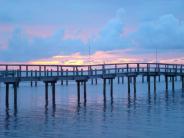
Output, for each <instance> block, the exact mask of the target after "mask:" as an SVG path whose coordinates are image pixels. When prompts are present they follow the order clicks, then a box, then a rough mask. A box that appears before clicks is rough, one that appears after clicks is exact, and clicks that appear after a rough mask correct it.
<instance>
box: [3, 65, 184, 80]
mask: <svg viewBox="0 0 184 138" xmlns="http://www.w3.org/2000/svg"><path fill="white" fill-rule="evenodd" d="M127 73H137V74H141V73H161V74H162V73H175V74H183V73H184V65H183V64H163V63H117V64H98V65H30V64H21V65H19V64H0V78H7V77H14V78H15V77H18V78H21V77H24V78H25V77H27V78H28V77H49V76H56V77H57V76H58V77H62V76H65V77H67V76H73V77H75V76H89V77H93V76H96V75H104V74H115V75H118V74H124V75H126V74H127Z"/></svg>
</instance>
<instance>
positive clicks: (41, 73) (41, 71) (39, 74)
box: [39, 66, 42, 77]
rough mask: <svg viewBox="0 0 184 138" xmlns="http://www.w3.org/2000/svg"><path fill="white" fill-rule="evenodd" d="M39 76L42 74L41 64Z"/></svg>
mask: <svg viewBox="0 0 184 138" xmlns="http://www.w3.org/2000/svg"><path fill="white" fill-rule="evenodd" d="M39 76H40V77H41V76H42V66H39Z"/></svg>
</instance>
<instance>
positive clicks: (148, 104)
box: [0, 86, 184, 138]
mask: <svg viewBox="0 0 184 138" xmlns="http://www.w3.org/2000/svg"><path fill="white" fill-rule="evenodd" d="M120 87H122V86H120ZM158 90H159V88H158ZM30 93H31V92H30ZM37 94H38V96H40V95H41V94H40V95H39V93H37ZM57 94H58V95H59V94H60V93H57ZM61 94H62V93H61ZM70 94H71V95H72V92H71V93H70ZM75 94H76V93H75V92H74V93H73V95H72V96H71V97H74V98H71V100H69V101H68V99H69V98H68V97H67V95H64V96H63V95H62V96H57V98H56V103H55V104H54V105H53V104H50V105H49V104H48V103H45V102H43V103H39V102H38V103H33V104H32V102H31V100H30V101H29V102H27V101H20V103H25V104H20V103H19V104H18V105H21V106H18V107H17V108H18V110H17V108H14V109H13V110H10V109H12V107H13V106H12V107H11V106H10V108H9V109H8V108H7V109H5V110H4V109H3V110H2V109H0V111H1V112H0V137H2V138H3V137H9V136H12V135H14V134H15V132H16V134H17V137H20V138H22V137H26V136H30V137H36V136H39V137H44V138H45V137H84V136H87V135H91V137H103V136H104V135H105V137H113V136H114V137H123V136H125V135H124V134H127V135H128V136H130V137H131V136H132V135H134V134H135V135H136V136H137V137H145V133H146V131H147V132H149V133H150V132H151V133H152V134H153V137H158V135H159V134H163V132H165V131H168V130H171V129H175V128H176V127H177V126H180V124H179V123H180V122H182V123H181V126H182V125H183V122H184V120H183V118H182V117H183V116H182V115H183V114H184V110H181V109H183V104H184V91H183V90H182V91H175V92H174V93H173V92H172V91H157V92H150V93H149V92H147V91H146V90H142V91H141V92H137V93H123V94H124V95H123V96H122V95H121V94H122V93H116V92H114V97H110V96H109V97H108V96H107V99H106V100H105V101H103V96H101V97H100V98H99V99H101V100H96V97H97V96H98V97H99V95H98V93H96V95H97V96H96V95H95V96H94V94H93V93H89V96H88V100H87V102H82V103H77V100H76V97H75ZM90 94H91V95H90ZM23 96H25V95H23ZM27 97H31V96H30V95H27ZM32 97H33V98H35V97H34V96H32ZM58 97H59V98H58ZM61 97H62V99H61ZM40 98H43V97H42V96H40ZM20 99H24V98H21V97H20ZM34 100H35V99H34ZM34 100H33V101H34ZM43 100H44V98H43ZM26 102H27V103H28V104H26ZM10 105H11V104H10ZM176 116H177V117H176ZM173 117H175V120H174V121H175V122H173V121H172V118H173ZM159 120H161V121H162V122H161V123H160V121H159ZM148 125H149V127H148ZM158 126H159V127H158ZM163 126H164V127H163ZM165 126H167V127H165ZM130 128H132V129H130ZM181 128H182V127H181ZM175 130H176V132H177V136H182V135H181V134H183V130H182V129H180V127H179V128H177V129H175ZM24 131H26V132H24ZM137 132H139V133H137ZM164 136H168V135H167V134H166V135H164ZM172 136H173V135H172ZM177 136H176V137H177ZM132 137H133V136H132Z"/></svg>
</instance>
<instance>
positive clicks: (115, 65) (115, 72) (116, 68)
mask: <svg viewBox="0 0 184 138" xmlns="http://www.w3.org/2000/svg"><path fill="white" fill-rule="evenodd" d="M115 74H117V64H115Z"/></svg>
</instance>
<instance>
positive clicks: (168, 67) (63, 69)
mask: <svg viewBox="0 0 184 138" xmlns="http://www.w3.org/2000/svg"><path fill="white" fill-rule="evenodd" d="M138 76H139V77H142V79H141V81H142V83H145V82H147V86H148V92H150V91H151V82H152V81H151V79H153V89H154V92H156V88H157V80H158V82H160V77H163V78H164V81H165V90H166V91H168V89H169V81H171V87H172V91H174V90H175V81H176V80H177V79H178V78H180V81H181V88H182V89H184V65H182V64H164V63H117V64H98V65H31V64H0V83H3V84H4V85H5V89H6V94H5V105H6V107H7V108H8V106H9V94H10V93H9V86H10V85H13V88H14V89H13V91H14V107H15V108H17V87H19V86H20V83H21V82H30V87H33V85H34V86H37V85H38V84H37V82H43V83H44V84H45V103H46V105H47V104H48V86H49V84H50V85H51V87H52V103H53V106H55V93H56V92H55V85H56V83H57V82H61V85H69V83H70V81H75V82H76V95H77V98H78V103H80V97H81V87H83V92H84V96H83V97H84V102H86V101H87V85H86V84H87V82H89V81H90V82H91V85H97V84H98V79H101V80H102V82H103V90H102V94H103V98H104V101H105V100H106V86H107V83H109V85H110V96H111V98H112V97H113V83H114V82H115V81H114V80H115V79H116V80H117V83H118V84H119V83H120V82H122V84H124V83H125V81H124V79H127V81H126V83H127V92H128V93H131V86H133V92H134V93H136V91H137V89H136V85H137V77H138ZM145 78H146V80H145Z"/></svg>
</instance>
